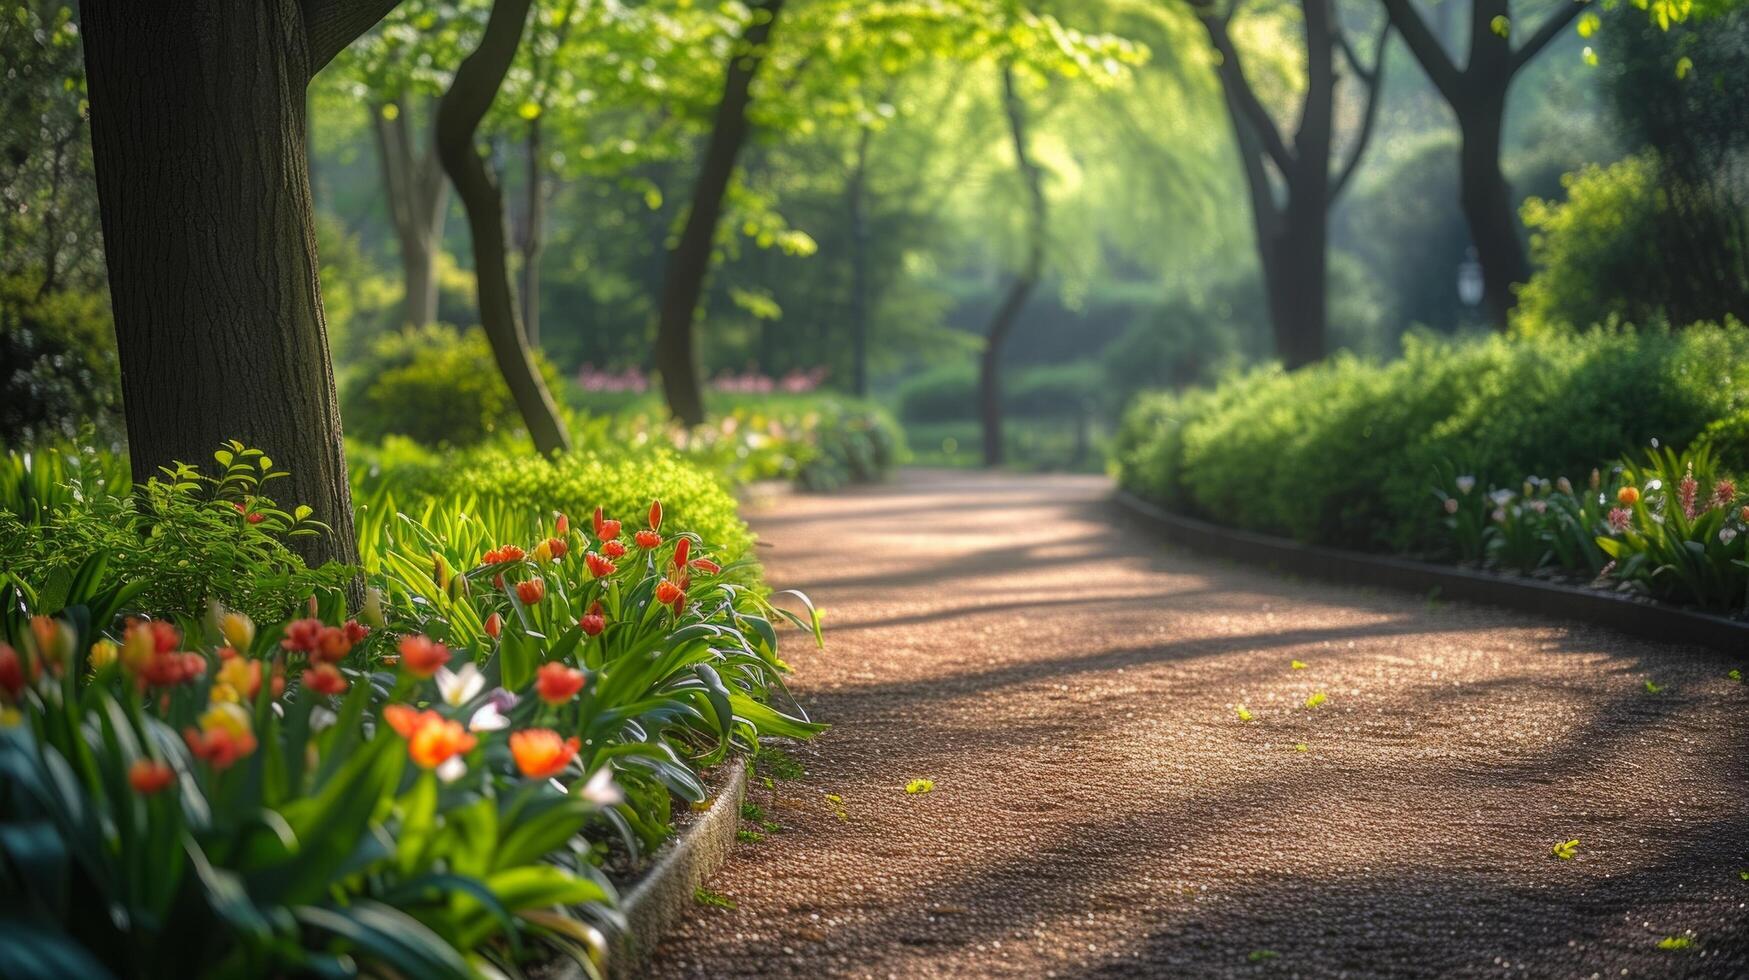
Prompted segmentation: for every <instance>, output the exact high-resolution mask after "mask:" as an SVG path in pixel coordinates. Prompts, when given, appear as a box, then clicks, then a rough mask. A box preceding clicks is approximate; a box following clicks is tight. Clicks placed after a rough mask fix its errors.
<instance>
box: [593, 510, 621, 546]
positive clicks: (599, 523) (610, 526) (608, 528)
mask: <svg viewBox="0 0 1749 980" xmlns="http://www.w3.org/2000/svg"><path fill="white" fill-rule="evenodd" d="M595 536H596V537H597V538H600V539H601V540H602V541H612V540H613V539H614V538H617V537H619V522H618V521H610V520H608V519H607V518H606V517H604V516H602V513H601V508H600V507H597V508H595Z"/></svg>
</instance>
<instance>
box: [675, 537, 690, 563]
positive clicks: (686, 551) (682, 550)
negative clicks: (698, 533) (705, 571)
mask: <svg viewBox="0 0 1749 980" xmlns="http://www.w3.org/2000/svg"><path fill="white" fill-rule="evenodd" d="M691 554H692V539H691V538H681V539H680V543H679V544H676V545H675V546H674V567H675V568H685V567H686V559H687V556H689V555H691Z"/></svg>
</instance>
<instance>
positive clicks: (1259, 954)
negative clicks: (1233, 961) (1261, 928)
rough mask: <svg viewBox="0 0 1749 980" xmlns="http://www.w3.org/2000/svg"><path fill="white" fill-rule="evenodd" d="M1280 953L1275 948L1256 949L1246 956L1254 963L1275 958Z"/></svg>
mask: <svg viewBox="0 0 1749 980" xmlns="http://www.w3.org/2000/svg"><path fill="white" fill-rule="evenodd" d="M1280 955H1281V954H1280V953H1277V952H1276V951H1275V950H1273V949H1254V950H1252V951H1251V955H1250V956H1247V957H1245V958H1246V959H1248V960H1250V961H1251V962H1253V963H1261V962H1263V961H1264V960H1273V959H1275V958H1276V957H1277V956H1280Z"/></svg>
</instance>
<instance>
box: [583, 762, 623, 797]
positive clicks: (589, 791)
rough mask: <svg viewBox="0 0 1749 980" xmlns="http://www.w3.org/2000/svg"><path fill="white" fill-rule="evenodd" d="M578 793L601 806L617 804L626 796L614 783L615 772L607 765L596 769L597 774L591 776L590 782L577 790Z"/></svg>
mask: <svg viewBox="0 0 1749 980" xmlns="http://www.w3.org/2000/svg"><path fill="white" fill-rule="evenodd" d="M577 795H578V796H581V797H582V798H584V799H586V800H588V801H589V802H591V803H593V804H595V805H596V806H599V807H609V806H617V805H618V804H620V803H624V802H625V798H626V796H625V794H624V793H622V792H620V790H619V787H618V786H617V785H615V784H614V781H613V773H612V772H611V771H609V770H608V768H607V767H606V766H602V767H601V768H600V769H597V770H595V775H593V776H590V777H589V782H587V783H585V784H584V785H583V788H582V789H580V790H578V791H577Z"/></svg>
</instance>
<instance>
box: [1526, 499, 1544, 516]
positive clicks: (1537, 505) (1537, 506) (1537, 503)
mask: <svg viewBox="0 0 1749 980" xmlns="http://www.w3.org/2000/svg"><path fill="white" fill-rule="evenodd" d="M1530 509H1531V510H1534V511H1536V512H1537V513H1539V514H1546V513H1548V510H1549V502H1548V501H1546V500H1533V501H1531V502H1530Z"/></svg>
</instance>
